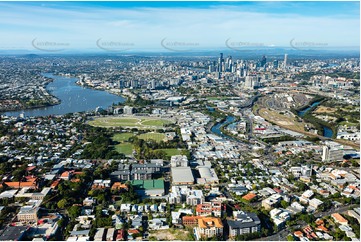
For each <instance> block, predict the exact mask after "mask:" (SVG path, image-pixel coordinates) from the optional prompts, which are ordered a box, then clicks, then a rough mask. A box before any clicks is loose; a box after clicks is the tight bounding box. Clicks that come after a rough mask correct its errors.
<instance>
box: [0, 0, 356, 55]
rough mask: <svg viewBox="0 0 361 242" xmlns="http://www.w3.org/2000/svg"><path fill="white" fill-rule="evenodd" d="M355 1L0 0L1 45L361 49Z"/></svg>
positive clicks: (123, 48) (41, 47) (128, 48)
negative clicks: (72, 0) (157, 0)
mask: <svg viewBox="0 0 361 242" xmlns="http://www.w3.org/2000/svg"><path fill="white" fill-rule="evenodd" d="M359 11H360V3H359V2H358V1H353V2H271V1H268V2H0V36H1V39H0V49H2V50H5V49H10V50H11V49H27V50H32V49H33V50H35V49H38V50H44V51H63V50H66V49H73V50H84V51H86V50H99V51H132V50H154V51H157V50H162V49H163V50H168V51H178V50H180V51H190V50H198V49H199V50H214V49H218V48H235V49H238V48H247V47H255V48H257V47H259V46H262V47H269V46H272V47H293V48H298V49H302V48H323V47H327V48H345V47H346V48H350V47H356V48H359V43H360V12H359Z"/></svg>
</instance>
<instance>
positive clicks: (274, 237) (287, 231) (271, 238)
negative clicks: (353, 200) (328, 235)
mask: <svg viewBox="0 0 361 242" xmlns="http://www.w3.org/2000/svg"><path fill="white" fill-rule="evenodd" d="M352 207H357V204H350V205H346V206H342V207H339V208H332V209H330V210H328V211H326V212H317V213H315V214H314V216H315V217H316V218H322V217H325V216H329V215H331V214H333V213H343V212H346V211H347V210H349V209H351V208H352ZM300 222H301V223H300V224H299V225H296V226H298V227H299V228H302V227H304V226H306V225H307V224H306V223H305V222H303V221H300ZM290 233H291V231H290V228H284V229H282V230H281V231H279V232H278V233H276V234H274V235H271V236H268V237H263V238H259V239H255V241H283V240H287V235H288V234H290Z"/></svg>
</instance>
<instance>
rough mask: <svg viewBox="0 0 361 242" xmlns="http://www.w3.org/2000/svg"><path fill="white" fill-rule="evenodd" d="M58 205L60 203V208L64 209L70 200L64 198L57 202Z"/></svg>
mask: <svg viewBox="0 0 361 242" xmlns="http://www.w3.org/2000/svg"><path fill="white" fill-rule="evenodd" d="M57 205H58V208H60V209H64V208H65V207H66V206H67V205H68V202H67V200H66V199H65V198H63V199H61V200H60V201H59V202H58V203H57Z"/></svg>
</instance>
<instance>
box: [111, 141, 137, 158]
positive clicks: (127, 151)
mask: <svg viewBox="0 0 361 242" xmlns="http://www.w3.org/2000/svg"><path fill="white" fill-rule="evenodd" d="M115 150H116V151H118V152H119V153H123V154H124V155H131V154H132V152H133V145H132V144H131V143H128V142H124V143H121V144H118V145H116V146H115Z"/></svg>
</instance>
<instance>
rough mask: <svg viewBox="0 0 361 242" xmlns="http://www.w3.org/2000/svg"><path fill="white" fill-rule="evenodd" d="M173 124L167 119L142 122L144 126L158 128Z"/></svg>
mask: <svg viewBox="0 0 361 242" xmlns="http://www.w3.org/2000/svg"><path fill="white" fill-rule="evenodd" d="M170 123H171V122H170V121H168V120H165V119H145V120H142V125H148V126H157V127H163V126H164V125H165V124H170Z"/></svg>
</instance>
